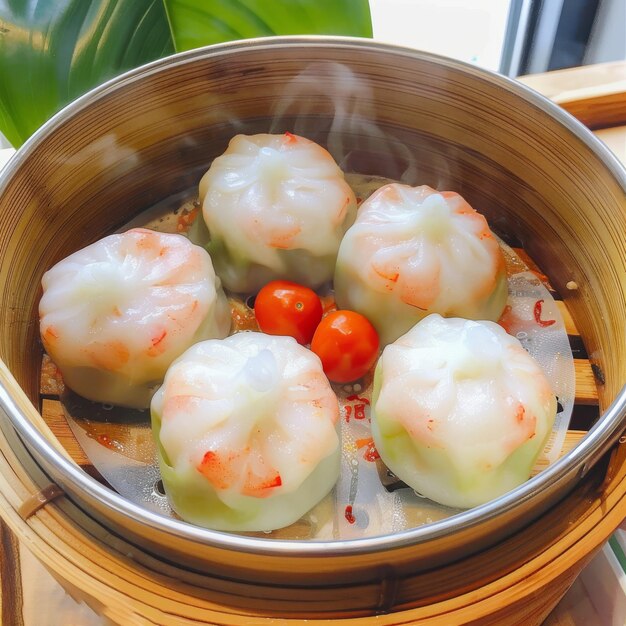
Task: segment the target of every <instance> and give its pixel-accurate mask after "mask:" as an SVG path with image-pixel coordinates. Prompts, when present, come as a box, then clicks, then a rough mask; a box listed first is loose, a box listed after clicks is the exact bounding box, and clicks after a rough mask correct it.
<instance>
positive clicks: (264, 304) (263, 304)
mask: <svg viewBox="0 0 626 626" xmlns="http://www.w3.org/2000/svg"><path fill="white" fill-rule="evenodd" d="M254 314H255V315H256V319H257V322H258V323H259V328H260V329H261V330H262V331H263V332H264V333H267V334H268V335H287V336H288V337H293V338H294V339H295V340H296V341H297V342H298V343H301V344H302V345H304V344H307V343H309V342H310V341H311V338H312V337H313V333H314V332H315V329H316V328H317V325H318V324H319V322H320V320H321V319H322V303H321V301H320V299H319V297H318V295H317V294H316V293H315V292H314V291H313V290H312V289H309V288H308V287H303V286H302V285H298V284H296V283H291V282H289V281H287V280H274V281H272V282H271V283H267V285H265V287H263V288H262V289H261V291H259V293H258V294H257V297H256V299H255V301H254Z"/></svg>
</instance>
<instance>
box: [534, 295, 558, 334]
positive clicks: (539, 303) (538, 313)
mask: <svg viewBox="0 0 626 626" xmlns="http://www.w3.org/2000/svg"><path fill="white" fill-rule="evenodd" d="M542 305H543V300H537V302H535V308H534V310H533V313H534V315H535V322H537V324H539V326H541V327H542V328H545V327H546V326H552V324H556V320H542V319H541V308H542Z"/></svg>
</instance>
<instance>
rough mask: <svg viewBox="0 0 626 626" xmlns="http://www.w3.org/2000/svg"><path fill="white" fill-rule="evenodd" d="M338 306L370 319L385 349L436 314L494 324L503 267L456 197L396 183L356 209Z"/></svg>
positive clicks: (492, 243) (503, 286) (502, 292)
mask: <svg viewBox="0 0 626 626" xmlns="http://www.w3.org/2000/svg"><path fill="white" fill-rule="evenodd" d="M334 286H335V296H336V300H337V304H338V305H339V306H340V307H341V308H344V309H352V310H354V311H358V312H359V313H361V314H363V315H365V316H366V317H367V318H368V319H369V320H370V321H371V322H372V324H373V325H374V326H375V327H376V330H377V331H378V334H379V336H380V339H381V344H382V345H386V344H388V343H391V342H392V341H394V340H395V339H397V338H398V337H400V335H402V334H404V333H405V332H406V331H408V330H409V329H410V328H411V327H412V326H413V325H414V324H416V323H417V322H418V321H419V320H421V319H422V318H424V317H426V316H427V315H429V314H431V313H439V314H440V315H443V316H444V317H464V318H467V319H477V320H491V321H496V320H497V319H498V318H499V317H500V314H501V313H502V311H503V309H504V306H505V304H506V299H507V282H506V267H505V260H504V256H503V253H502V251H501V249H500V246H499V244H498V242H497V240H496V239H495V237H494V236H493V234H492V233H491V231H490V229H489V226H488V225H487V221H486V220H485V218H484V217H483V216H482V215H481V214H479V213H477V212H476V211H475V210H474V209H473V208H472V207H471V206H470V205H469V204H468V203H467V202H466V201H465V200H464V199H463V198H462V197H461V196H460V195H459V194H457V193H454V192H448V191H444V192H438V191H435V190H434V189H432V188H430V187H428V186H426V185H422V186H420V187H409V186H408V185H401V184H398V183H392V184H389V185H385V186H384V187H381V188H380V189H379V190H378V191H376V192H374V194H372V196H370V197H369V198H368V199H367V200H366V201H365V202H364V203H363V204H362V205H361V207H360V208H359V212H358V215H357V219H356V222H355V223H354V224H353V225H352V226H351V228H350V229H349V230H348V232H347V233H346V235H345V237H344V239H343V241H342V243H341V247H340V249H339V255H338V257H337V267H336V272H335V283H334Z"/></svg>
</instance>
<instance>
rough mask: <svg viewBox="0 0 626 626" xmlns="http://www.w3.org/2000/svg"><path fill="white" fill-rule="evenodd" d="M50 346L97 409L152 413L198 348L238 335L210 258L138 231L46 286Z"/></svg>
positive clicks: (100, 245) (75, 259) (74, 258)
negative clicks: (161, 389)
mask: <svg viewBox="0 0 626 626" xmlns="http://www.w3.org/2000/svg"><path fill="white" fill-rule="evenodd" d="M42 285H43V296H42V298H41V301H40V305H39V316H40V332H41V338H42V341H43V345H44V348H45V349H46V352H47V353H48V354H49V356H50V357H51V358H52V360H53V361H54V362H55V364H56V365H57V367H58V368H59V370H60V371H61V373H62V375H63V380H64V381H65V384H66V385H67V386H68V387H69V388H70V389H72V390H73V391H75V392H76V393H78V394H79V395H81V396H83V397H85V398H87V399H89V400H94V401H97V402H104V403H110V404H116V405H122V406H129V407H134V408H147V407H148V406H149V405H150V399H151V397H152V394H153V393H154V390H155V389H156V387H157V386H158V385H159V384H160V383H161V382H162V380H163V377H164V376H165V372H166V370H167V368H168V367H169V365H170V364H171V363H172V361H174V359H176V358H177V357H178V356H180V355H181V354H182V353H183V352H184V351H185V350H186V349H187V348H188V347H189V346H191V345H192V344H194V343H196V342H197V341H202V340H204V339H210V338H215V337H220V338H221V337H225V336H226V335H227V334H228V332H229V330H230V323H231V317H230V308H229V306H228V302H227V300H226V296H225V295H224V292H223V290H222V288H221V286H220V282H219V279H218V278H217V277H216V276H215V272H214V271H213V265H212V263H211V258H210V257H209V255H208V253H207V252H206V250H204V249H202V248H201V247H200V246H196V245H194V244H192V243H191V242H190V241H189V240H188V239H187V238H185V237H183V236H182V235H173V234H164V233H157V232H155V231H152V230H147V229H141V228H136V229H133V230H129V231H127V232H125V233H121V234H116V235H110V236H108V237H105V238H104V239H101V240H100V241H97V242H96V243H93V244H91V245H89V246H87V247H86V248H83V249H82V250H79V251H78V252H75V253H74V254H72V255H70V256H69V257H67V258H65V259H63V260H62V261H60V262H59V263H57V264H56V265H55V266H54V267H52V268H51V269H50V270H48V271H47V272H46V273H45V274H44V276H43V279H42Z"/></svg>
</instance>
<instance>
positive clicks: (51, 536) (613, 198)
mask: <svg viewBox="0 0 626 626" xmlns="http://www.w3.org/2000/svg"><path fill="white" fill-rule="evenodd" d="M285 130H295V131H296V132H298V133H299V134H303V135H306V136H308V137H309V138H311V139H314V140H316V141H319V142H320V143H322V144H325V145H327V146H329V148H331V150H333V152H340V153H341V158H342V161H343V163H344V164H345V167H346V168H347V169H351V170H353V171H358V172H361V173H376V174H380V175H385V176H389V177H393V178H402V180H403V181H405V182H408V183H412V184H422V183H425V184H430V185H432V186H434V187H438V188H441V189H443V188H448V189H454V190H456V191H459V192H460V193H461V194H462V195H463V196H465V197H466V198H467V199H468V200H469V201H470V203H471V204H473V205H474V206H478V207H480V208H481V211H482V212H484V213H485V214H486V216H487V218H488V220H489V221H490V223H491V224H492V227H493V228H494V229H495V230H496V232H498V233H500V234H501V235H503V236H505V238H507V237H508V238H509V239H514V240H515V241H516V242H518V245H519V246H521V247H523V248H524V250H525V252H526V253H527V254H528V255H529V256H530V257H531V258H532V259H533V260H534V261H535V262H536V263H537V264H538V266H539V267H540V268H541V270H542V271H543V272H544V273H545V274H547V276H548V277H549V281H550V283H551V285H552V286H553V287H554V289H555V290H556V292H557V293H560V294H561V295H562V296H563V299H564V305H563V310H564V312H568V314H571V319H570V324H571V325H572V327H573V326H575V328H576V329H577V331H579V332H580V335H581V336H582V338H583V340H584V343H585V346H586V350H587V354H588V355H589V357H590V361H591V364H592V366H593V368H594V369H593V371H594V372H595V374H596V378H597V379H598V380H599V381H600V382H601V384H599V385H598V389H597V399H598V401H599V405H600V413H599V417H598V419H597V420H595V423H594V424H593V426H592V427H591V429H590V430H589V432H588V433H586V434H585V435H584V436H583V437H581V438H577V437H574V443H575V444H576V445H574V446H573V449H572V450H570V451H569V452H567V453H566V454H565V455H564V456H563V457H562V458H561V459H560V460H559V461H558V462H557V463H556V464H554V465H553V466H551V467H550V468H548V469H547V470H544V471H543V472H541V473H540V474H539V475H538V476H536V477H535V478H533V479H532V480H531V481H529V482H528V483H526V484H524V485H522V486H521V487H520V488H518V489H516V490H515V491H514V492H512V493H510V494H508V495H506V496H504V497H502V498H499V499H498V500H496V501H494V502H492V503H488V504H487V505H484V506H482V507H478V508H476V509H473V510H471V511H467V512H465V513H463V514H461V515H458V516H455V517H453V518H450V519H449V520H444V521H442V522H435V523H433V524H429V525H427V526H424V527H420V528H417V529H414V530H412V531H408V532H406V533H402V534H400V535H395V536H384V537H374V538H370V539H364V540H357V541H351V542H350V541H338V542H304V541H271V540H263V539H256V538H250V537H242V536H236V535H229V534H226V533H216V532H212V531H208V530H204V529H199V528H195V527H192V526H190V525H187V524H184V523H182V522H178V521H176V520H172V519H169V518H164V517H162V516H159V515H157V514H154V513H151V512H149V511H146V510H143V509H141V508H140V507H137V506H135V505H133V504H131V503H129V502H128V501H126V500H124V499H123V498H121V497H120V496H119V495H118V494H116V493H114V492H113V491H112V490H111V489H109V488H108V487H107V486H105V485H103V484H101V483H100V482H98V481H97V480H95V479H94V478H92V477H91V476H90V475H89V474H88V473H86V472H85V471H84V470H83V469H82V468H81V467H80V466H79V465H77V463H76V462H75V459H76V458H77V457H78V456H80V452H79V451H75V450H71V449H69V447H68V446H67V444H66V447H64V446H63V445H62V444H61V442H60V441H59V439H58V438H57V436H55V433H54V432H52V430H51V429H50V424H49V421H48V422H46V420H44V419H43V417H42V415H41V412H40V397H39V380H38V379H39V366H40V363H41V346H40V343H39V341H38V327H37V305H38V300H39V297H40V293H41V292H40V288H39V285H40V279H41V276H42V274H43V272H44V271H45V270H46V269H47V268H48V267H50V266H51V265H53V264H54V263H55V262H57V261H58V260H60V259H61V258H63V257H64V256H66V255H68V254H69V253H71V252H73V251H74V250H76V249H78V248H80V247H83V246H84V245H86V244H88V243H91V242H92V241H95V240H96V239H98V238H100V237H102V236H103V235H105V234H108V233H110V232H112V231H113V230H115V229H116V228H119V227H120V226H121V225H122V224H124V223H125V222H127V221H128V220H129V219H131V218H132V217H133V216H135V215H137V214H138V213H140V212H141V211H142V210H143V209H145V208H147V207H150V206H151V205H153V204H155V203H156V202H158V201H159V200H161V199H162V198H165V197H167V196H171V195H172V194H175V193H177V192H179V191H181V190H184V189H187V188H189V187H191V186H193V185H194V184H197V181H198V180H199V177H200V175H201V173H202V172H203V171H204V170H206V168H207V167H208V164H209V163H210V161H211V159H212V158H214V157H215V156H217V155H218V154H220V153H221V152H222V151H223V150H224V148H225V146H226V144H227V142H228V140H229V139H230V137H232V136H233V135H234V134H236V133H238V132H245V133H254V132H268V131H271V132H283V131H285ZM335 156H337V155H335ZM625 190H626V175H625V173H624V171H623V169H621V167H620V166H619V164H618V163H617V161H616V160H615V159H614V158H613V157H612V156H611V154H610V153H609V152H608V150H606V149H605V148H604V147H603V146H602V145H601V144H600V142H598V141H597V140H595V138H594V137H593V136H592V135H591V134H590V133H589V132H588V131H587V130H586V129H584V128H583V127H582V126H581V125H580V124H579V123H578V122H576V121H575V120H574V119H573V118H571V117H570V116H568V115H567V114H566V113H564V112H563V111H562V110H560V109H559V108H558V107H556V106H554V105H552V104H551V103H549V102H548V101H546V100H545V99H544V98H542V97H541V96H539V95H537V94H535V93H534V92H532V91H530V90H528V89H526V88H524V87H522V86H520V85H518V84H515V83H513V82H511V81H508V80H507V79H504V78H502V77H499V76H496V75H493V74H490V73H487V72H484V71H482V70H479V69H476V68H474V67H471V66H467V65H463V64H461V63H458V62H453V61H451V60H448V59H444V58H440V57H435V56H431V55H427V54H423V53H420V52H416V51H409V50H405V49H402V48H396V47H392V46H387V45H383V44H376V43H373V42H370V41H365V40H352V39H343V38H275V39H268V40H253V41H248V42H240V43H234V44H225V45H219V46H213V47H210V48H206V49H202V50H197V51H193V52H191V53H185V54H181V55H175V56H174V57H171V58H169V59H165V60H163V61H158V62H156V63H153V64H150V65H148V66H145V67H143V68H140V69H139V70H135V71H133V72H130V73H128V74H126V75H124V76H122V77H120V78H118V79H116V80H113V81H111V82H110V83H108V84H106V85H104V86H102V87H100V88H98V89H96V90H94V91H93V92H91V93H89V94H87V95H86V96H84V97H83V98H81V99H79V100H78V101H76V102H75V103H73V104H72V105H70V106H69V107H67V108H66V109H65V110H64V111H62V112H61V113H60V114H58V115H57V116H56V117H55V118H53V119H52V120H51V121H50V122H49V123H47V124H46V125H45V126H44V127H43V128H42V129H40V131H38V133H36V135H35V136H33V137H32V138H31V140H29V142H28V143H27V144H26V145H25V146H24V147H23V148H22V149H21V150H20V151H19V152H18V154H17V155H16V157H15V158H14V159H13V160H12V162H11V163H10V164H9V166H8V167H7V168H6V170H5V171H4V172H3V174H2V176H1V178H0V250H1V254H2V265H1V267H0V286H1V289H0V328H1V329H2V331H1V333H0V356H1V357H2V361H3V362H2V363H1V364H0V405H1V408H2V411H3V413H4V418H5V419H3V420H2V422H1V426H2V428H1V432H0V451H1V455H0V508H1V513H0V514H1V515H2V517H3V519H4V521H5V523H6V524H7V525H8V526H9V527H10V529H11V530H12V531H13V532H14V533H15V534H16V535H17V537H18V538H19V539H20V540H21V541H23V542H24V543H25V544H26V545H27V547H28V548H29V549H31V550H32V551H33V552H34V554H35V555H36V556H37V557H38V558H39V559H40V560H41V561H42V562H43V563H44V565H46V567H47V568H48V569H49V570H50V571H51V572H52V573H53V574H54V576H55V577H56V578H57V579H58V580H59V581H60V582H61V583H62V584H63V585H64V587H65V588H66V589H68V590H69V591H70V592H71V593H73V594H74V595H76V596H77V597H79V598H81V599H84V600H85V601H87V602H88V603H89V604H90V605H91V606H92V607H94V608H95V609H96V610H97V611H99V612H100V613H102V614H103V615H105V616H107V617H108V618H109V619H111V620H112V621H114V622H117V623H122V624H132V623H176V624H186V623H193V622H200V623H209V624H257V623H258V624H263V623H266V622H272V621H273V620H274V619H276V618H281V619H284V620H286V621H294V622H300V621H301V620H302V619H305V618H310V619H313V618H314V619H318V620H321V621H322V622H328V623H334V622H336V620H338V619H346V620H350V621H351V620H357V621H359V622H360V621H363V622H368V621H369V620H371V621H372V623H374V622H376V623H378V624H398V623H413V622H416V621H419V622H421V623H427V624H457V623H458V624H460V623H485V624H491V623H493V624H515V623H520V624H521V623H523V624H538V623H540V621H541V620H542V619H543V618H544V617H545V616H546V615H547V613H548V612H549V611H550V609H551V608H552V607H553V606H554V604H556V602H557V601H558V599H559V598H560V597H561V596H562V595H563V593H564V592H565V590H566V589H567V588H568V586H569V585H570V584H571V583H572V581H573V580H574V578H575V577H576V575H577V574H578V572H579V571H580V570H581V569H582V567H583V566H584V565H585V564H586V562H587V561H588V560H589V559H590V558H591V556H592V555H593V553H594V551H595V550H596V549H597V548H598V547H599V546H600V545H601V544H602V543H603V542H604V541H605V540H606V539H607V537H608V536H609V535H610V534H611V532H612V531H613V530H614V529H615V528H616V527H617V526H618V524H619V523H620V522H621V521H622V519H623V518H624V516H625V513H626V511H625V502H626V499H625V493H626V453H625V449H626V446H625V445H624V444H623V443H619V442H621V441H622V440H621V439H619V438H620V435H621V434H622V431H623V429H624V420H625V416H626V392H625V391H624V389H623V386H624V382H625V381H626V328H625V323H624V320H625V319H626V246H625V242H626V237H625V233H626V199H625V198H626V192H625ZM572 281H573V282H575V284H576V287H577V288H576V289H575V290H570V289H567V288H566V285H567V284H568V283H569V284H570V286H571V285H572ZM574 332H576V331H572V333H574ZM586 366H587V367H589V363H587V364H586ZM589 371H591V370H589ZM592 387H593V385H592ZM595 393H596V391H595V389H593V391H592V392H591V396H593V397H594V398H595V397H596V396H595V395H594V394H595ZM581 401H583V402H584V401H585V400H584V398H583V399H582V400H581ZM56 434H57V435H58V432H57V433H56ZM618 441H619V442H618Z"/></svg>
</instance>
